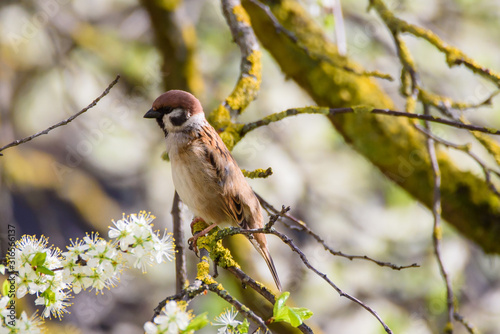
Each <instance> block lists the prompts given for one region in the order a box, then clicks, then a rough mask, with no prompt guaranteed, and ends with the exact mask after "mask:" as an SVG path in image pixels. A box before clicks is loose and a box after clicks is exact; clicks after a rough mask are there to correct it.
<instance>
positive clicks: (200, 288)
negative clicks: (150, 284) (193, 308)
mask: <svg viewBox="0 0 500 334" xmlns="http://www.w3.org/2000/svg"><path fill="white" fill-rule="evenodd" d="M206 290H208V286H207V285H206V284H203V282H201V281H200V280H195V281H194V282H193V283H192V284H191V285H189V286H188V287H185V288H184V289H183V290H182V291H181V293H177V294H175V295H172V296H169V297H167V298H165V299H164V300H162V301H161V302H160V303H158V306H157V307H156V308H155V309H154V314H153V318H152V319H151V321H153V319H154V318H155V317H157V316H158V315H159V314H160V312H161V310H162V308H163V307H165V305H166V304H167V302H169V301H171V300H175V301H185V302H189V301H190V300H192V299H193V298H195V297H196V296H198V295H200V294H202V293H203V292H205V291H206Z"/></svg>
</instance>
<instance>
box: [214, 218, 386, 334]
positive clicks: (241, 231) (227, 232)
mask: <svg viewBox="0 0 500 334" xmlns="http://www.w3.org/2000/svg"><path fill="white" fill-rule="evenodd" d="M221 231H223V232H222V233H221ZM254 233H265V234H272V235H275V236H277V237H278V238H280V239H281V241H283V242H284V243H285V244H286V245H288V246H289V247H290V249H292V251H294V252H295V253H297V254H298V255H299V257H300V259H301V260H302V262H303V263H304V265H305V266H306V267H307V268H309V269H310V270H311V271H313V272H314V273H315V274H316V275H318V276H319V277H321V278H322V279H323V280H324V281H325V282H327V283H328V284H329V285H330V286H331V287H332V288H334V289H335V291H337V293H338V294H339V296H340V297H345V298H347V299H349V300H351V301H353V302H355V303H356V304H358V305H360V306H361V307H363V308H364V309H365V310H367V311H368V312H369V313H371V314H372V315H373V316H374V317H375V318H376V319H377V320H378V321H379V322H380V324H381V325H382V326H383V327H384V329H385V331H386V332H387V333H389V334H392V330H391V329H390V328H389V327H388V326H387V325H386V324H385V322H384V321H383V320H382V318H381V317H380V316H379V315H378V313H377V312H376V311H375V310H374V309H372V308H371V307H370V306H368V305H366V304H365V303H363V302H362V301H360V300H359V299H357V298H356V297H354V296H351V295H350V294H348V293H346V292H344V291H342V289H340V288H339V287H338V286H337V285H336V284H335V283H333V282H332V281H331V280H330V279H329V278H328V276H327V275H326V274H324V273H322V272H320V271H319V270H318V269H316V268H315V267H314V266H312V265H311V264H310V263H309V261H308V260H307V257H306V255H305V254H304V253H303V252H302V251H301V250H300V248H298V247H297V246H296V245H295V244H294V243H293V240H292V239H290V238H289V237H287V236H286V235H285V234H282V233H280V232H278V231H276V230H275V229H273V228H268V227H267V225H266V227H264V228H259V229H250V230H246V229H239V228H230V229H229V230H228V229H224V230H220V231H218V232H217V236H216V238H219V237H220V238H222V237H223V236H228V235H234V234H244V235H252V234H254Z"/></svg>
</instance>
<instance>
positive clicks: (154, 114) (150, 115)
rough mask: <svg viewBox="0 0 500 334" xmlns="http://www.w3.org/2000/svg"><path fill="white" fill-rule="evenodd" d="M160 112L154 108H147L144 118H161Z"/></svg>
mask: <svg viewBox="0 0 500 334" xmlns="http://www.w3.org/2000/svg"><path fill="white" fill-rule="evenodd" d="M161 116H162V113H161V112H158V111H156V110H153V108H151V109H149V110H148V112H147V113H146V114H145V115H144V118H161Z"/></svg>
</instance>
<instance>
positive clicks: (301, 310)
mask: <svg viewBox="0 0 500 334" xmlns="http://www.w3.org/2000/svg"><path fill="white" fill-rule="evenodd" d="M291 309H292V310H293V312H295V313H296V314H297V315H298V316H299V317H300V319H302V320H306V319H309V318H310V317H312V316H313V312H312V311H311V310H310V309H308V308H305V307H292V308H291Z"/></svg>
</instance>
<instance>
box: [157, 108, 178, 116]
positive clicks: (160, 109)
mask: <svg viewBox="0 0 500 334" xmlns="http://www.w3.org/2000/svg"><path fill="white" fill-rule="evenodd" d="M172 110H174V108H172V107H161V108H159V109H158V110H157V111H159V112H161V113H164V114H165V115H167V114H170V113H171V112H172Z"/></svg>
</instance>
